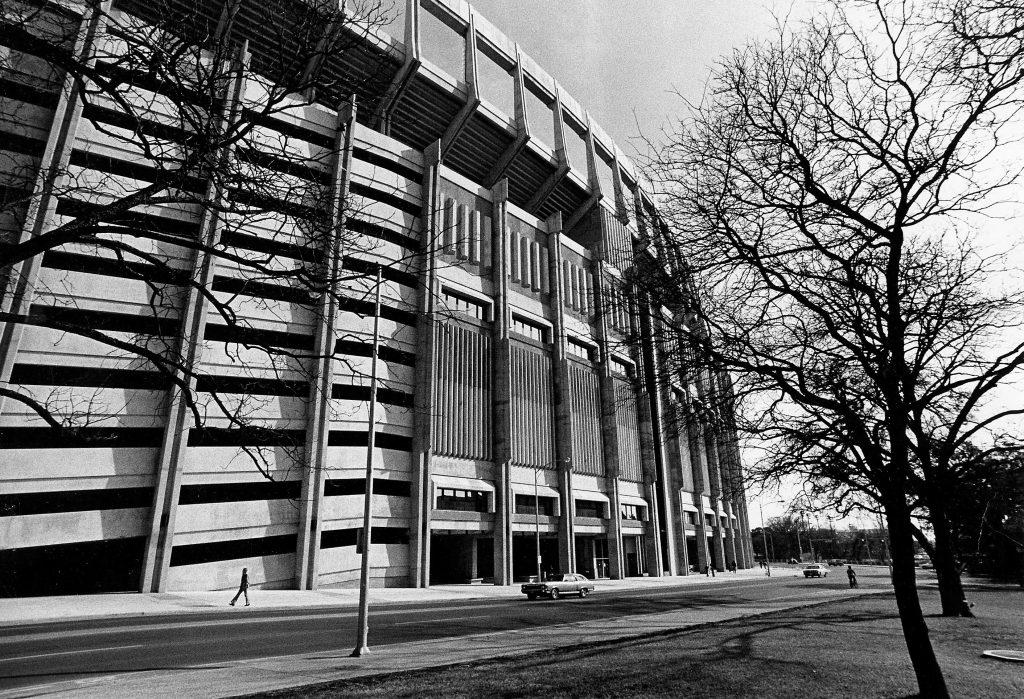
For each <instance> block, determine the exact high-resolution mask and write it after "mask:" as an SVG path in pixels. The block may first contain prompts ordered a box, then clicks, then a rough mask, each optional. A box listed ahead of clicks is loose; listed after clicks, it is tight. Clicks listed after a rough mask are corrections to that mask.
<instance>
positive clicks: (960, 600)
mask: <svg viewBox="0 0 1024 699" xmlns="http://www.w3.org/2000/svg"><path fill="white" fill-rule="evenodd" d="M928 513H929V520H930V521H931V523H932V529H933V530H934V532H935V549H934V554H932V562H933V563H934V564H935V573H936V574H937V575H938V576H939V599H940V600H941V601H942V616H963V617H973V616H974V614H973V613H972V612H971V608H970V606H969V605H968V604H967V602H966V600H965V597H964V588H963V585H962V584H961V581H960V566H959V565H958V563H957V560H956V552H955V547H954V546H953V533H952V531H951V530H950V522H949V517H947V516H946V508H945V507H944V506H943V504H942V499H941V498H932V499H931V502H930V503H929V508H928Z"/></svg>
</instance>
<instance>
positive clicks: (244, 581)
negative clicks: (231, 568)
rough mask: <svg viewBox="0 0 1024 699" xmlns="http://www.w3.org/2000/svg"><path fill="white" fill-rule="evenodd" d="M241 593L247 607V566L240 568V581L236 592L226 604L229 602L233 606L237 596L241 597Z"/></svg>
mask: <svg viewBox="0 0 1024 699" xmlns="http://www.w3.org/2000/svg"><path fill="white" fill-rule="evenodd" d="M242 595H245V606H246V607H248V606H249V569H248V568H242V582H240V583H239V584H238V592H236V593H235V597H234V599H232V600H231V601H230V602H229V603H228V604H230V605H231V606H232V607H234V606H235V602H237V601H238V598H239V597H241V596H242Z"/></svg>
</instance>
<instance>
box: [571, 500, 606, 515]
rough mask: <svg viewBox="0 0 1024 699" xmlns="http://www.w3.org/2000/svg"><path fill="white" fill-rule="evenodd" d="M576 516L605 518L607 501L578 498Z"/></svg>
mask: <svg viewBox="0 0 1024 699" xmlns="http://www.w3.org/2000/svg"><path fill="white" fill-rule="evenodd" d="M576 516H577V517H593V518H595V519H604V518H605V517H606V515H605V503H603V502H598V501H596V500H577V501H576Z"/></svg>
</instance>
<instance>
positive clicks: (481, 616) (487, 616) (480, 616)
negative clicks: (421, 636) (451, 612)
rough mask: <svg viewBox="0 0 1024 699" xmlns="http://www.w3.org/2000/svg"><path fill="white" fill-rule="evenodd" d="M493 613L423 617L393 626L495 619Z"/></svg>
mask: <svg viewBox="0 0 1024 699" xmlns="http://www.w3.org/2000/svg"><path fill="white" fill-rule="evenodd" d="M493 618H494V616H493V615H492V614H477V615H476V616H449V617H445V618H444V619H421V620H420V621H400V622H397V623H395V624H391V625H392V626H415V625H416V624H436V623H438V622H446V621H461V620H463V619H493Z"/></svg>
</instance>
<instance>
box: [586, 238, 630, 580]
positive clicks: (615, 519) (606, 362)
mask: <svg viewBox="0 0 1024 699" xmlns="http://www.w3.org/2000/svg"><path fill="white" fill-rule="evenodd" d="M603 237H604V236H603V235H602V238H603ZM592 255H593V259H594V260H596V261H597V264H596V265H595V267H596V272H595V274H594V304H595V307H596V308H597V309H598V312H597V314H596V318H597V341H598V345H599V349H600V355H601V356H600V357H599V360H598V382H599V386H600V394H601V444H602V446H603V449H604V459H605V477H606V479H607V481H608V483H609V484H610V485H611V488H612V492H611V505H610V509H611V512H610V513H609V515H610V519H609V528H608V529H609V531H608V559H609V560H608V567H609V568H610V569H611V573H612V577H613V578H616V579H619V578H622V577H623V569H622V561H623V554H622V514H621V507H620V499H619V430H618V424H617V421H616V419H615V384H614V381H613V379H612V368H611V355H610V353H609V347H610V344H611V343H610V341H609V337H608V315H607V310H608V308H609V301H608V295H609V290H608V288H607V287H608V278H607V274H608V272H607V271H606V270H605V266H604V261H603V260H602V256H601V250H600V243H598V244H597V245H595V246H594V248H592Z"/></svg>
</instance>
